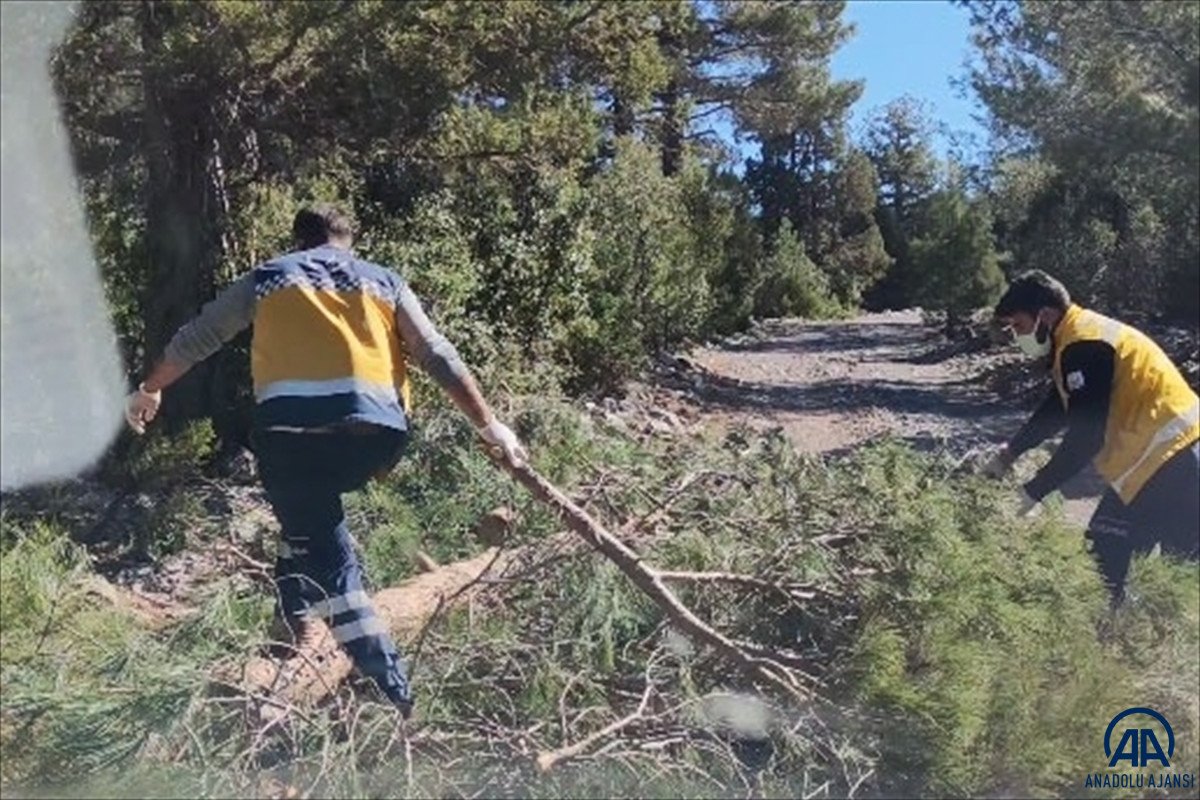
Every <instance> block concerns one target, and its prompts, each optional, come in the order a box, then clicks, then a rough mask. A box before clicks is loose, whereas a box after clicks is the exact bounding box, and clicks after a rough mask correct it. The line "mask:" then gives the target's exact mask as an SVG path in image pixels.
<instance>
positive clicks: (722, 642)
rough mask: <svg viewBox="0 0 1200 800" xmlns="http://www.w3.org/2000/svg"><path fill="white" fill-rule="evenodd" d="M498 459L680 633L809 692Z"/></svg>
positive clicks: (797, 691)
mask: <svg viewBox="0 0 1200 800" xmlns="http://www.w3.org/2000/svg"><path fill="white" fill-rule="evenodd" d="M500 463H501V465H502V466H503V467H504V468H505V469H506V470H507V471H508V472H509V474H511V475H512V476H513V478H514V479H515V480H516V481H517V482H518V483H520V484H521V485H522V486H524V487H525V488H526V489H527V490H529V492H530V494H532V495H533V496H534V497H535V498H537V499H538V500H539V501H540V502H542V503H545V504H546V505H548V506H549V507H550V508H551V509H553V510H554V511H555V512H556V513H557V514H558V515H559V517H561V518H562V520H563V522H564V523H566V525H567V527H568V528H570V529H571V530H572V531H574V532H575V533H576V534H578V535H579V536H580V537H581V538H582V539H583V540H584V541H586V542H587V543H588V544H590V545H591V546H592V547H594V548H595V549H596V550H599V551H600V552H601V553H603V554H604V555H605V556H606V557H607V558H608V559H609V560H610V561H612V562H613V563H614V564H616V565H617V567H618V568H619V569H620V570H621V571H622V572H623V573H625V576H626V577H627V578H629V580H631V581H632V582H633V584H634V585H635V586H637V587H638V588H639V589H641V590H642V591H643V592H644V593H645V594H646V595H647V596H649V597H650V599H651V600H653V601H654V603H655V604H656V605H657V606H658V607H659V608H660V609H662V611H663V613H665V614H666V615H667V617H668V618H669V619H670V620H671V622H672V623H673V624H674V625H675V627H676V628H678V629H679V630H680V631H681V632H683V633H684V634H686V635H687V636H689V637H691V638H692V639H693V640H695V641H696V642H698V643H700V644H703V645H707V646H708V647H710V648H712V649H713V650H714V651H715V652H716V653H717V655H718V656H719V657H720V658H722V659H724V660H725V661H726V662H727V663H728V664H730V665H731V666H733V667H736V668H738V669H740V670H741V671H743V672H744V673H746V674H747V675H749V676H751V677H754V678H758V679H760V680H763V681H765V682H767V683H769V684H770V685H772V686H774V687H775V688H776V689H778V690H780V691H782V692H783V693H785V694H787V695H789V696H791V697H793V698H796V699H801V700H802V699H806V698H807V697H808V696H809V690H808V688H807V683H808V682H807V679H806V677H805V676H802V675H801V674H800V673H798V672H797V671H796V670H795V669H793V668H790V667H787V666H784V665H783V664H782V663H780V662H779V661H778V660H776V659H774V658H771V657H767V656H764V655H763V653H764V652H765V651H763V650H759V651H758V652H757V653H752V652H748V651H747V650H746V649H745V648H743V647H741V646H739V645H738V644H737V643H736V642H734V641H733V640H731V639H730V638H729V637H727V636H725V635H724V634H722V633H720V632H719V631H717V630H715V629H714V628H713V627H712V626H710V625H708V624H707V623H706V622H704V621H702V620H701V619H700V618H698V617H697V616H696V615H695V614H694V613H693V612H692V610H691V609H689V608H688V607H687V606H685V605H684V604H683V603H682V602H680V600H679V598H678V597H676V596H675V594H674V593H673V592H672V591H671V590H670V589H669V588H667V585H666V582H665V578H664V576H663V573H661V572H659V571H657V570H655V569H653V568H651V567H648V566H646V564H644V563H643V562H642V558H641V556H639V555H638V554H637V553H635V552H634V551H633V550H631V549H630V548H629V547H628V546H627V545H626V544H625V543H624V542H622V541H621V540H620V539H618V538H617V537H616V536H614V535H613V534H611V533H609V532H608V531H607V530H605V528H604V527H603V526H602V525H601V524H600V523H599V522H597V521H596V520H594V519H593V518H592V517H591V515H589V514H588V513H587V512H586V511H584V510H583V509H582V508H580V507H579V506H577V505H575V503H573V502H572V501H571V499H570V498H568V497H567V496H566V495H565V494H563V493H562V492H561V491H559V490H558V489H557V488H556V487H555V486H554V485H553V484H551V483H550V482H549V481H547V480H546V479H545V478H543V477H542V476H541V475H539V474H538V473H537V472H536V471H534V469H533V467H531V466H529V465H524V466H521V467H514V466H513V465H512V464H510V463H508V462H507V461H503V460H502V461H500ZM756 649H757V648H756Z"/></svg>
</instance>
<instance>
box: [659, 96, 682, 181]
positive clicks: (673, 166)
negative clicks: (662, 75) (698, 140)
mask: <svg viewBox="0 0 1200 800" xmlns="http://www.w3.org/2000/svg"><path fill="white" fill-rule="evenodd" d="M679 94H680V88H679V81H677V80H675V79H672V80H671V82H670V83H668V84H667V90H666V91H665V92H664V93H663V95H662V102H663V118H662V174H663V175H664V176H665V177H668V178H670V177H671V176H672V175H675V174H677V173H678V172H679V168H680V167H681V166H682V165H683V129H684V125H685V121H684V119H683V111H682V109H681V108H680V97H679Z"/></svg>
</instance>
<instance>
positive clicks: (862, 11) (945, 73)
mask: <svg viewBox="0 0 1200 800" xmlns="http://www.w3.org/2000/svg"><path fill="white" fill-rule="evenodd" d="M843 19H845V20H846V21H847V22H851V23H854V25H855V27H856V32H855V34H854V36H853V37H852V38H851V39H850V40H849V41H848V42H846V43H845V44H844V45H842V47H841V48H839V49H838V50H837V52H836V53H835V54H834V56H833V59H832V62H831V64H830V69H831V71H832V73H833V77H834V78H835V79H839V80H863V81H865V85H864V87H863V94H862V97H861V98H859V101H858V102H857V103H856V104H855V105H854V107H853V109H852V110H851V117H850V131H851V135H852V136H853V138H855V139H857V138H858V133H859V131H860V129H861V127H862V126H863V124H864V123H865V121H866V120H867V119H869V118H870V116H871V115H872V112H874V111H875V110H876V109H878V108H880V107H882V106H884V105H886V104H887V103H889V102H891V101H892V100H895V99H897V98H899V97H902V96H904V95H906V94H907V95H910V96H912V97H913V98H915V99H916V100H918V101H920V102H921V103H922V104H923V105H924V106H925V109H926V112H927V114H928V117H929V119H930V121H931V122H932V123H933V125H934V127H935V130H936V133H935V136H934V149H935V151H936V153H937V154H938V156H940V157H943V158H944V157H945V156H946V154H947V151H948V148H949V146H950V134H951V133H955V132H957V133H959V134H965V135H966V136H968V137H974V141H975V146H976V147H978V148H982V147H984V146H985V145H986V144H987V131H986V129H985V128H984V127H983V126H982V125H980V123H979V122H977V121H976V120H975V119H974V117H982V116H983V111H982V108H981V106H980V105H979V103H978V102H977V101H976V100H975V98H974V96H973V93H969V90H967V91H968V93H969V94H968V96H966V97H964V96H962V94H963V90H960V89H958V88H956V87H954V86H952V85H951V79H954V78H957V79H961V78H963V77H964V76H965V74H966V67H965V62H966V60H967V58H968V56H969V55H970V53H971V44H970V38H969V37H970V22H969V17H968V13H967V11H966V9H963V8H960V7H957V6H954V5H951V3H950V2H949V0H850V2H848V3H847V4H846V10H845V12H844V14H843ZM711 124H712V126H713V128H714V129H716V130H717V131H718V132H720V134H721V135H722V137H723V138H725V139H726V140H727V141H732V126H731V121H730V120H729V119H728V118H724V119H716V120H713V122H712V123H711ZM964 144H965V143H964ZM736 149H737V150H738V151H739V152H740V153H741V155H742V158H746V157H748V156H752V155H756V154H757V152H758V148H757V145H756V144H754V143H753V142H750V141H742V142H739V143H738V144H737V145H736ZM734 171H735V172H738V173H739V174H740V173H741V171H742V165H740V164H739V165H738V166H737V167H736V168H735V170H734Z"/></svg>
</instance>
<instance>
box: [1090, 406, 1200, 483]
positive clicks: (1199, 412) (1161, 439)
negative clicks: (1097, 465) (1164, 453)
mask: <svg viewBox="0 0 1200 800" xmlns="http://www.w3.org/2000/svg"><path fill="white" fill-rule="evenodd" d="M1197 425H1200V401H1197V402H1195V403H1193V404H1192V407H1191V408H1189V409H1188V410H1187V411H1185V412H1183V413H1182V414H1180V415H1179V416H1177V417H1175V418H1174V419H1172V420H1170V421H1169V422H1167V423H1166V424H1165V425H1163V426H1162V427H1161V428H1159V429H1158V433H1156V434H1154V438H1153V439H1151V440H1150V444H1149V445H1148V446H1147V447H1146V449H1145V450H1143V451H1142V454H1141V455H1140V456H1139V457H1138V460H1137V461H1135V462H1133V466H1132V467H1130V468H1129V469H1127V470H1125V471H1124V472H1122V473H1121V474H1120V475H1119V476H1117V477H1116V478H1114V479H1113V481H1112V487H1113V489H1114V490H1115V491H1116V492H1117V493H1118V494H1120V493H1121V490H1122V489H1123V488H1124V486H1125V482H1126V481H1128V480H1129V477H1130V476H1131V475H1133V473H1135V472H1136V471H1137V469H1138V467H1140V466H1141V465H1142V464H1143V463H1145V461H1146V459H1148V458H1150V456H1152V455H1154V452H1155V451H1156V450H1158V449H1160V448H1161V447H1162V446H1163V445H1165V444H1168V443H1169V442H1171V441H1173V440H1174V439H1177V438H1179V437H1181V436H1183V435H1185V434H1186V433H1187V432H1188V431H1189V430H1190V429H1191V428H1194V427H1196V426H1197Z"/></svg>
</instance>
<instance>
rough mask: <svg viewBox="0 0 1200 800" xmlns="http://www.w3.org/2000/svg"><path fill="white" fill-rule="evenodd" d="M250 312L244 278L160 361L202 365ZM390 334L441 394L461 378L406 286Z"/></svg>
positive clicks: (462, 371) (449, 350)
mask: <svg viewBox="0 0 1200 800" xmlns="http://www.w3.org/2000/svg"><path fill="white" fill-rule="evenodd" d="M254 309H255V293H254V273H253V272H248V273H247V274H245V275H243V276H242V277H241V278H238V279H237V280H236V281H234V282H233V283H231V284H230V285H229V286H227V287H226V288H225V289H224V290H223V291H222V292H221V293H220V294H218V295H217V296H216V297H215V298H214V299H213V300H211V301H209V302H208V303H206V304H205V305H204V307H203V308H202V309H201V311H200V314H199V315H198V316H197V317H195V318H194V319H193V320H192V321H191V322H188V323H187V324H186V325H184V326H183V327H182V328H180V329H179V331H178V332H177V333H176V334H175V336H174V337H173V338H172V339H171V341H170V343H169V344H168V345H167V348H166V357H167V358H168V359H170V360H171V361H174V362H176V363H180V364H186V365H188V366H191V365H192V364H195V363H197V362H200V361H203V360H204V359H206V358H208V357H209V356H211V355H212V354H213V353H215V352H216V351H217V350H219V349H221V347H222V345H224V344H225V343H226V342H228V341H229V340H230V339H232V338H233V337H234V336H237V335H238V334H239V333H240V332H242V331H243V330H245V329H246V328H248V327H250V325H251V324H252V323H253V322H254ZM396 328H397V330H398V331H399V333H400V338H401V340H402V341H403V343H404V346H405V349H406V350H407V352H408V353H409V355H411V356H412V358H413V361H415V362H416V364H417V366H419V367H420V368H421V369H422V370H424V371H425V372H426V373H427V374H428V375H429V376H430V377H431V378H433V379H434V380H435V381H436V382H437V383H438V384H439V385H440V386H441V387H442V388H444V389H449V388H450V387H452V386H455V385H457V384H459V382H460V381H462V379H463V378H464V377H466V375H467V374H468V373H467V368H466V366H465V365H464V364H463V362H462V359H460V358H459V355H458V351H457V350H456V349H455V348H454V345H452V344H451V343H450V342H449V341H448V340H447V339H446V338H445V337H444V336H442V335H441V334H440V333H438V330H437V328H436V327H434V324H433V322H432V321H431V320H430V319H429V317H428V316H427V315H426V314H425V310H424V309H423V308H422V307H421V303H420V301H418V300H417V296H416V295H415V294H413V292H412V290H411V289H410V288H409V287H408V284H407V283H405V284H403V285H402V286H401V289H400V292H399V295H398V297H397V298H396Z"/></svg>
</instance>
